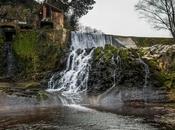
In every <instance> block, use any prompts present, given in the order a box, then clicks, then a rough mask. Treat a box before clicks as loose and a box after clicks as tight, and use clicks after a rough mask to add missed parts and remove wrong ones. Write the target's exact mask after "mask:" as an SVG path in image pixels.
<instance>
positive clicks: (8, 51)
mask: <svg viewBox="0 0 175 130" xmlns="http://www.w3.org/2000/svg"><path fill="white" fill-rule="evenodd" d="M4 52H5V58H6V65H7V71H6V76H7V77H12V76H14V73H15V69H16V68H15V58H14V55H13V52H12V42H5V44H4Z"/></svg>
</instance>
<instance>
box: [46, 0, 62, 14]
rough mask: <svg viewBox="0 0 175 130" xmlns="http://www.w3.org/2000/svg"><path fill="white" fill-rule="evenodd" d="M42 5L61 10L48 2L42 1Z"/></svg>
mask: <svg viewBox="0 0 175 130" xmlns="http://www.w3.org/2000/svg"><path fill="white" fill-rule="evenodd" d="M43 5H47V6H49V7H51V8H53V9H54V10H56V11H58V12H63V11H62V10H61V9H59V8H58V7H56V6H54V5H52V4H50V3H47V2H44V3H43Z"/></svg>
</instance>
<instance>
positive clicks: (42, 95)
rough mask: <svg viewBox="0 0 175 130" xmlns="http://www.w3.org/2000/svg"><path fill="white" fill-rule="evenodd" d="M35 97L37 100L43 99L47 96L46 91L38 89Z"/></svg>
mask: <svg viewBox="0 0 175 130" xmlns="http://www.w3.org/2000/svg"><path fill="white" fill-rule="evenodd" d="M36 98H37V100H38V101H45V100H47V99H48V98H49V95H48V93H47V92H46V91H43V90H40V91H39V92H38V94H37V97H36Z"/></svg>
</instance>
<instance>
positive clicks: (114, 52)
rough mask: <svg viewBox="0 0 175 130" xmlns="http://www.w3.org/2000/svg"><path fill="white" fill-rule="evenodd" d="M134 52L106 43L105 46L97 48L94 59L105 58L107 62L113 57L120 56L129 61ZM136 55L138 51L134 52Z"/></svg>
mask: <svg viewBox="0 0 175 130" xmlns="http://www.w3.org/2000/svg"><path fill="white" fill-rule="evenodd" d="M131 53H132V50H130V49H126V48H116V47H114V46H112V45H106V46H105V48H102V47H99V48H96V49H95V52H94V56H95V57H94V59H95V60H99V59H100V58H103V59H104V61H105V62H110V61H111V59H112V57H113V56H114V57H116V56H120V57H121V59H122V60H124V61H127V60H128V59H129V57H130V55H131ZM132 54H134V56H135V55H136V53H132Z"/></svg>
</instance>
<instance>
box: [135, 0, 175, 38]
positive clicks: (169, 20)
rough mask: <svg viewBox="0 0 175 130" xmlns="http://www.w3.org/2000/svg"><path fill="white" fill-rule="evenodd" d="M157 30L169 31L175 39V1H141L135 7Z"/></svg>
mask: <svg viewBox="0 0 175 130" xmlns="http://www.w3.org/2000/svg"><path fill="white" fill-rule="evenodd" d="M135 8H136V10H138V11H139V12H140V13H141V14H142V16H143V17H144V18H147V19H148V21H149V22H150V23H152V25H153V27H154V28H156V29H159V30H160V29H167V30H169V31H170V32H171V34H172V36H173V38H175V0H140V1H139V2H138V3H137V5H136V6H135Z"/></svg>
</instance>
